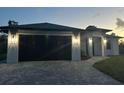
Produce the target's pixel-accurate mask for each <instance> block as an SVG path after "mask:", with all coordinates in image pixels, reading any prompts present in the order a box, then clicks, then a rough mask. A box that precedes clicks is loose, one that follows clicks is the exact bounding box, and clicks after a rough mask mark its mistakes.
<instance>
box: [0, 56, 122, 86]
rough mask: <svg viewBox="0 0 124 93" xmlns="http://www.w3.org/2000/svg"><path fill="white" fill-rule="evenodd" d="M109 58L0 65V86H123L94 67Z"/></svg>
mask: <svg viewBox="0 0 124 93" xmlns="http://www.w3.org/2000/svg"><path fill="white" fill-rule="evenodd" d="M106 58H107V57H93V58H91V59H89V60H87V61H82V62H69V61H67V62H66V61H48V62H47V61H45V62H23V63H19V64H0V84H23V85H25V84H26V85H29V84H43V85H48V84H50V85H56V84H58V85H59V84H62V85H65V84H67V85H68V84H69V85H75V84H76V85H77V84H81V85H82V84H83V85H84V84H86V85H89V84H90V85H94V84H95V85H98V84H100V85H102V84H105V85H108V84H109V85H113V84H115V85H116V84H121V83H120V82H119V81H116V80H114V79H112V78H111V77H110V76H108V75H105V74H104V73H102V72H100V71H98V70H96V69H95V68H93V67H92V65H93V64H94V63H95V62H96V61H100V60H103V59H106Z"/></svg>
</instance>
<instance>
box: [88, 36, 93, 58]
mask: <svg viewBox="0 0 124 93" xmlns="http://www.w3.org/2000/svg"><path fill="white" fill-rule="evenodd" d="M87 42H88V55H89V56H91V57H92V56H93V40H92V37H89V38H88V40H87Z"/></svg>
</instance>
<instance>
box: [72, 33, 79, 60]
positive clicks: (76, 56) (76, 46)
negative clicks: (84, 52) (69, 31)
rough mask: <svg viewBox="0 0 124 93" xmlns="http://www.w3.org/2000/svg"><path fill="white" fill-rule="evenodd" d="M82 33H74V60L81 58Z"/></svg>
mask: <svg viewBox="0 0 124 93" xmlns="http://www.w3.org/2000/svg"><path fill="white" fill-rule="evenodd" d="M80 43H81V42H80V33H76V34H73V35H72V61H80V60H81V47H80V46H81V45H80Z"/></svg>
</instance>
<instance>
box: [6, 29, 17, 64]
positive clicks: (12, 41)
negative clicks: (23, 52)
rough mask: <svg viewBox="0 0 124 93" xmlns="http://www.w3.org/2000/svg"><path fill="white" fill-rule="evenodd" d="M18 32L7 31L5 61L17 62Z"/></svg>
mask: <svg viewBox="0 0 124 93" xmlns="http://www.w3.org/2000/svg"><path fill="white" fill-rule="evenodd" d="M18 38H19V35H18V33H15V34H12V33H11V32H10V31H9V32H8V49H7V63H17V62H18Z"/></svg>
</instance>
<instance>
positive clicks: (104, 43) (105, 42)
mask: <svg viewBox="0 0 124 93" xmlns="http://www.w3.org/2000/svg"><path fill="white" fill-rule="evenodd" d="M101 44H102V56H106V45H107V39H106V38H105V37H101Z"/></svg>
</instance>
